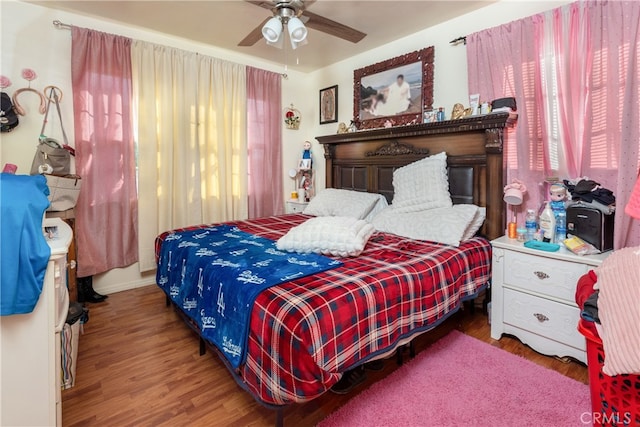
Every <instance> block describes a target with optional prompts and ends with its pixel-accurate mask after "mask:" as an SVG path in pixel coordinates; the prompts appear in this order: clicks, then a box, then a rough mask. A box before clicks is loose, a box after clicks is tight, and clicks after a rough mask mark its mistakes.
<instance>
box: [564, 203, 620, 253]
mask: <svg viewBox="0 0 640 427" xmlns="http://www.w3.org/2000/svg"><path fill="white" fill-rule="evenodd" d="M614 217H615V215H614V214H610V215H606V214H605V213H604V212H602V211H600V210H598V209H594V208H591V207H587V206H580V205H579V204H576V205H573V206H569V207H568V208H567V233H569V234H572V235H574V236H578V237H579V238H581V239H582V240H584V241H586V242H589V243H591V244H592V245H593V246H595V247H596V248H598V249H599V250H600V251H602V252H604V251H608V250H611V249H613V226H614Z"/></svg>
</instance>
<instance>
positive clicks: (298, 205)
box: [287, 200, 309, 213]
mask: <svg viewBox="0 0 640 427" xmlns="http://www.w3.org/2000/svg"><path fill="white" fill-rule="evenodd" d="M308 204H309V202H298V201H293V200H287V213H303V212H304V210H305V208H306V207H307V205H308Z"/></svg>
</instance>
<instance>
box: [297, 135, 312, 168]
mask: <svg viewBox="0 0 640 427" xmlns="http://www.w3.org/2000/svg"><path fill="white" fill-rule="evenodd" d="M312 167H313V158H312V157H311V143H310V142H309V141H305V142H304V145H303V150H302V157H301V158H300V163H299V164H298V169H300V170H306V169H311V168H312Z"/></svg>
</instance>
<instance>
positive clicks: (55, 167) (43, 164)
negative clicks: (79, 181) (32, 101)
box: [31, 88, 73, 176]
mask: <svg viewBox="0 0 640 427" xmlns="http://www.w3.org/2000/svg"><path fill="white" fill-rule="evenodd" d="M51 101H53V102H54V103H55V104H56V109H57V111H58V117H59V119H60V128H61V129H62V137H63V139H64V145H61V144H60V143H59V142H58V141H57V140H55V139H53V138H47V137H46V136H45V134H44V131H45V127H46V125H47V118H48V117H49V107H50V106H51ZM72 151H73V149H72V148H71V147H70V146H69V141H68V140H67V133H66V132H65V131H64V125H63V124H62V113H61V112H60V103H59V98H58V94H57V93H56V92H55V89H53V88H52V89H51V94H50V95H49V98H48V102H47V108H46V110H45V113H44V120H43V122H42V130H41V131H40V138H39V141H38V148H37V149H36V155H35V156H34V157H33V162H32V163H31V175H38V174H49V175H58V176H64V175H68V174H69V173H70V172H71V152H72Z"/></svg>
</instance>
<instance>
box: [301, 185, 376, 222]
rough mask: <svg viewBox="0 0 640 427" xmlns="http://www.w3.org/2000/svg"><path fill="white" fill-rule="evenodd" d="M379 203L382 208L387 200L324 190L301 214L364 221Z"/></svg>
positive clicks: (360, 194)
mask: <svg viewBox="0 0 640 427" xmlns="http://www.w3.org/2000/svg"><path fill="white" fill-rule="evenodd" d="M381 203H384V206H383V207H386V206H387V205H388V204H387V199H385V197H384V196H383V195H381V194H374V193H366V192H363V191H352V190H341V189H337V188H326V189H324V190H322V191H320V192H319V193H318V194H317V195H316V197H314V198H313V199H311V201H310V202H309V204H308V205H307V207H306V208H305V210H304V212H303V213H305V214H306V215H313V216H349V217H352V218H356V219H364V218H366V217H367V215H369V213H370V212H371V211H372V209H373V208H374V206H377V205H378V204H381Z"/></svg>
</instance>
